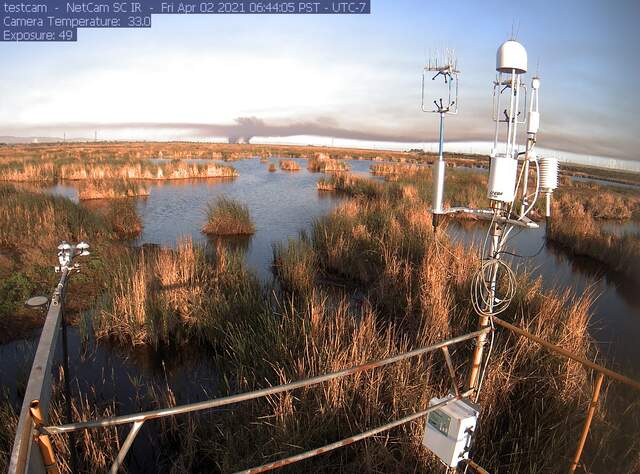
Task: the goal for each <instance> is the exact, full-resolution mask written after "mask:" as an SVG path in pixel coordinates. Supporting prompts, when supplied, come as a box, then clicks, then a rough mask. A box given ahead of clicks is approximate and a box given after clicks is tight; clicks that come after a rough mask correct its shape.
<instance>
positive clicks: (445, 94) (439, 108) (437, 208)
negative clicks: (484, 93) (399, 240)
mask: <svg viewBox="0 0 640 474" xmlns="http://www.w3.org/2000/svg"><path fill="white" fill-rule="evenodd" d="M459 75H460V71H459V70H458V61H457V59H456V55H455V52H454V50H452V49H445V50H444V51H443V53H442V57H441V58H439V54H438V51H436V52H435V54H433V55H432V54H431V53H430V54H429V62H428V63H427V65H426V66H425V67H424V68H423V69H422V104H421V110H422V111H423V112H429V113H437V114H438V115H439V116H440V136H439V145H438V159H437V161H436V162H435V163H434V180H433V197H432V202H433V209H432V213H433V228H434V230H435V229H436V228H437V227H438V224H439V223H440V219H441V216H442V215H444V214H445V210H444V207H443V196H444V172H445V168H446V166H445V161H444V118H445V116H446V115H448V114H452V115H456V114H457V113H458V77H459ZM429 76H431V81H433V82H438V83H439V84H440V89H439V90H438V91H434V92H435V98H434V100H433V105H434V107H433V108H430V107H429V108H427V107H425V85H426V84H427V81H426V79H427V77H429Z"/></svg>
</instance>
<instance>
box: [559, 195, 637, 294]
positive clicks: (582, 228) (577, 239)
mask: <svg viewBox="0 0 640 474" xmlns="http://www.w3.org/2000/svg"><path fill="white" fill-rule="evenodd" d="M562 205H563V203H562V202H560V203H556V204H554V212H552V218H551V219H550V220H549V223H548V226H547V239H548V240H550V241H552V242H555V243H557V244H560V245H561V246H563V247H564V248H566V249H568V250H569V251H570V252H571V253H573V254H574V255H577V256H583V257H588V258H591V259H594V260H597V261H599V262H602V263H604V264H606V265H607V266H609V267H610V268H612V269H613V270H616V271H618V272H620V273H622V274H623V275H625V276H627V277H629V278H632V279H633V280H635V281H637V282H640V238H638V236H636V235H632V234H624V235H615V234H613V233H609V232H607V231H606V230H604V229H603V228H602V226H601V225H600V223H598V222H597V221H596V220H595V219H594V218H593V217H591V215H590V214H589V213H588V211H586V210H585V209H584V208H582V207H580V206H575V205H574V206H573V207H571V208H570V211H565V212H570V213H569V214H566V213H565V214H563V213H562V211H560V212H558V213H556V212H555V211H556V208H557V207H559V206H562Z"/></svg>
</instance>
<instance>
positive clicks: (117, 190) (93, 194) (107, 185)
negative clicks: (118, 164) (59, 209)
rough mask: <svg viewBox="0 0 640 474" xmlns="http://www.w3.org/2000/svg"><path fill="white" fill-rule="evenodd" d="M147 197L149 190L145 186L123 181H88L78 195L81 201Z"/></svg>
mask: <svg viewBox="0 0 640 474" xmlns="http://www.w3.org/2000/svg"><path fill="white" fill-rule="evenodd" d="M148 195H149V189H148V188H147V187H146V186H144V185H137V184H134V183H131V182H130V181H124V180H116V181H112V180H109V181H89V182H87V183H86V184H84V185H83V186H81V187H80V191H79V193H78V197H79V199H80V200H81V201H87V200H91V199H122V198H131V197H144V196H148Z"/></svg>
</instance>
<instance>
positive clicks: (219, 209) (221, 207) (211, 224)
mask: <svg viewBox="0 0 640 474" xmlns="http://www.w3.org/2000/svg"><path fill="white" fill-rule="evenodd" d="M255 231H256V228H255V225H254V224H253V222H252V220H251V213H250V212H249V207H248V206H247V205H246V204H242V203H241V202H238V201H235V200H233V199H230V198H227V197H224V196H223V197H219V198H217V199H216V200H215V201H213V202H211V203H209V205H208V208H207V222H206V224H205V225H204V226H203V227H202V232H204V233H205V234H208V235H251V234H253V233H255Z"/></svg>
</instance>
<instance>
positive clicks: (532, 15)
mask: <svg viewBox="0 0 640 474" xmlns="http://www.w3.org/2000/svg"><path fill="white" fill-rule="evenodd" d="M371 3H372V13H371V14H370V15H358V16H337V15H317V16H303V15H294V16H273V15H271V16H267V15H235V16H231V15H225V16H222V15H189V16H186V15H162V16H160V15H156V16H154V17H153V25H152V27H151V28H150V29H140V30H128V29H117V30H106V29H103V30H98V29H94V30H85V29H83V30H80V31H79V32H78V41H77V42H76V43H0V60H1V64H2V66H3V67H2V74H0V97H1V100H0V136H2V135H10V136H62V134H63V133H66V136H67V138H69V139H72V138H74V137H77V138H79V137H93V133H94V130H96V129H97V130H98V133H99V137H100V138H104V139H125V138H142V139H203V140H206V139H211V138H212V137H215V136H218V137H220V136H230V137H236V136H254V137H256V138H254V139H253V140H254V141H260V137H271V138H270V140H274V139H276V140H277V139H280V140H281V141H285V140H286V139H287V137H291V136H304V137H305V138H304V140H307V141H309V142H312V141H314V138H313V137H319V136H323V137H332V138H333V139H338V140H340V139H344V140H347V139H358V140H369V141H371V142H385V141H388V140H391V141H395V142H403V143H405V142H406V143H414V142H432V141H434V140H435V139H436V138H437V131H438V129H437V116H436V115H435V114H424V113H422V112H420V92H421V74H422V68H423V66H424V64H425V62H426V60H427V58H428V56H429V55H430V52H433V51H434V50H436V49H440V50H442V49H444V48H450V49H454V50H455V52H456V56H457V58H458V65H459V69H460V70H461V76H460V100H459V105H460V114H459V115H457V116H455V117H451V118H448V119H447V122H446V136H447V140H451V141H458V142H465V141H470V142H471V141H472V142H482V141H489V140H491V139H492V130H493V122H492V121H491V103H492V81H493V80H494V79H495V52H496V49H497V48H498V46H499V45H500V44H501V43H502V42H503V41H505V40H507V39H509V38H510V37H511V35H512V32H516V33H517V39H518V41H520V42H521V43H522V44H523V45H524V46H525V48H526V49H527V51H528V56H529V73H528V74H527V75H526V76H525V80H526V81H527V82H529V81H530V77H531V75H532V74H533V73H536V72H537V73H538V74H539V75H540V77H541V79H542V86H541V91H540V109H541V113H542V120H541V128H540V133H539V137H538V139H539V144H540V145H541V146H544V147H545V148H548V149H553V150H560V151H567V152H573V153H577V154H586V155H596V156H604V157H615V158H624V159H629V160H640V156H639V154H638V151H637V150H638V149H639V148H640V133H639V132H640V127H638V125H637V122H636V120H635V113H636V112H637V111H638V110H639V107H640V100H639V98H638V97H639V94H638V90H637V88H636V85H635V84H636V82H637V78H638V76H639V74H640V55H638V54H637V44H638V40H637V33H636V23H637V19H638V17H639V14H640V6H638V5H640V2H633V1H616V2H606V1H604V0H603V1H594V0H582V1H571V0H568V1H567V0H563V1H557V0H555V1H540V2H536V1H527V2H498V1H495V2H494V1H479V0H469V1H466V0H458V1H456V2H441V1H438V2H434V1H430V0H371ZM429 85H430V86H431V85H432V84H429ZM439 92H440V91H437V90H428V91H427V93H428V94H429V93H433V94H436V95H439ZM317 141H319V142H322V140H320V139H318V140H317ZM325 142H326V140H325ZM323 143H324V142H323Z"/></svg>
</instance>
